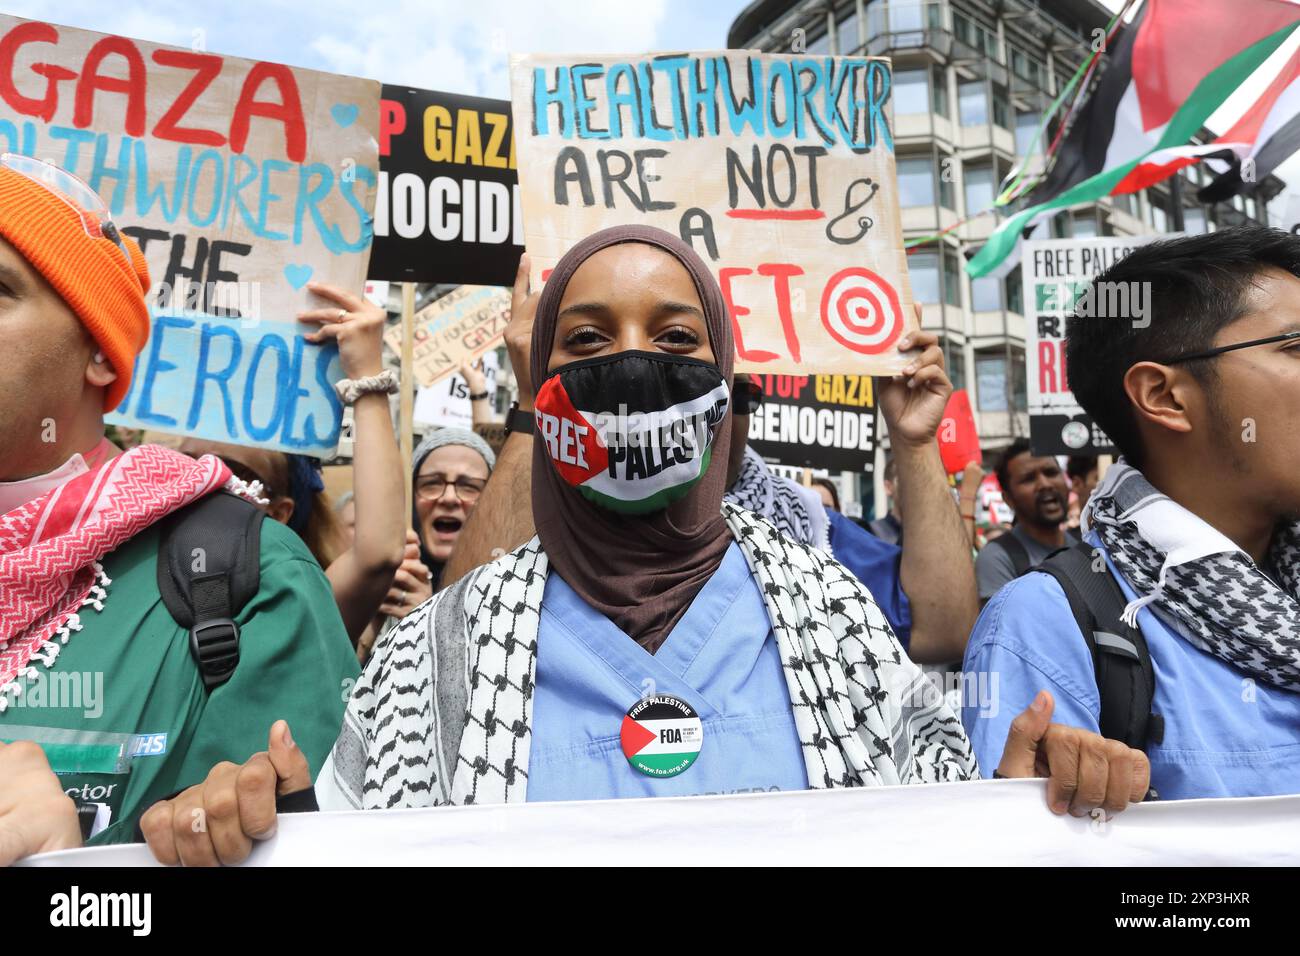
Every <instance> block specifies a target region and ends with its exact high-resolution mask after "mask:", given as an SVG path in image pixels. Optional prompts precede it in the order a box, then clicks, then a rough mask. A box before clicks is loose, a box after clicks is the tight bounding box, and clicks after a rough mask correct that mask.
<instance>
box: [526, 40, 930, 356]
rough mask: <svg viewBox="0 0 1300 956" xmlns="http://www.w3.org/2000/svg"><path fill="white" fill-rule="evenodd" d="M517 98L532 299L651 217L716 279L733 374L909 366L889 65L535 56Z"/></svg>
mask: <svg viewBox="0 0 1300 956" xmlns="http://www.w3.org/2000/svg"><path fill="white" fill-rule="evenodd" d="M511 86H512V93H513V113H514V119H515V137H516V140H517V153H518V165H519V182H520V186H521V191H522V200H523V213H524V238H525V243H526V245H527V248H528V253H529V258H530V260H531V262H532V269H533V275H532V280H533V284H534V287H536V286H538V285H540V284H541V282H542V281H543V280H544V278H545V276H546V275H548V274H549V270H550V269H551V268H552V267H553V266H554V264H555V262H556V260H558V259H559V257H560V256H561V255H563V254H564V252H565V251H566V250H567V249H569V248H570V247H571V246H572V245H574V244H575V243H576V242H577V241H578V240H580V239H582V238H583V237H584V236H587V235H589V234H590V233H592V232H595V231H596V230H598V229H601V228H603V227H605V226H610V225H616V224H626V223H629V222H640V223H646V224H648V225H653V226H657V227H659V228H662V229H664V230H666V231H668V232H670V233H672V234H674V235H677V236H680V237H681V238H682V239H684V240H685V241H686V242H688V243H690V244H691V245H692V246H693V247H694V248H695V250H696V251H697V252H698V253H699V254H700V256H701V257H702V258H703V259H704V260H705V261H706V262H707V263H709V265H710V266H711V267H712V269H713V271H714V275H715V276H716V277H717V279H718V283H719V284H720V285H721V287H722V292H723V295H724V297H725V298H726V300H727V307H728V309H729V311H730V313H731V319H732V327H733V330H734V332H735V340H736V360H737V361H736V367H737V369H738V370H748V371H755V372H766V373H772V374H779V373H789V374H805V373H807V372H810V371H812V372H817V373H834V372H843V373H853V374H876V375H880V374H893V373H896V372H898V371H900V370H901V369H902V367H903V365H905V364H906V359H904V358H902V357H901V356H900V354H899V353H898V350H897V343H898V340H899V339H900V338H901V337H902V335H903V333H904V332H906V331H907V330H909V329H911V328H914V327H915V324H916V322H915V317H914V316H913V314H912V295H911V289H910V286H909V284H908V278H907V263H906V256H905V254H904V251H903V240H902V231H901V225H900V219H899V209H898V194H897V187H896V178H895V172H894V143H893V134H892V129H891V127H892V122H891V121H892V105H891V104H892V100H891V97H890V86H891V77H890V71H889V62H888V61H887V60H883V59H875V58H863V57H831V56H781V55H758V54H751V53H745V52H737V51H728V52H714V53H679V54H662V55H659V54H656V55H645V56H633V57H626V56H573V55H567V56H550V55H527V56H514V57H512V59H511Z"/></svg>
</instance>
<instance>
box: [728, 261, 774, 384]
mask: <svg viewBox="0 0 1300 956" xmlns="http://www.w3.org/2000/svg"><path fill="white" fill-rule="evenodd" d="M753 271H754V270H753V269H736V268H726V269H719V270H718V285H719V286H721V287H722V298H723V301H725V302H726V303H727V314H728V315H730V316H731V332H732V335H733V336H734V338H735V339H736V358H738V359H740V360H741V361H742V362H770V361H772V360H773V359H775V358H780V356H779V355H777V354H776V353H775V352H764V351H759V350H755V351H751V350H749V349H747V348H745V337H744V336H743V335H741V332H740V319H741V318H742V317H743V316H746V315H749V309H747V308H746V307H745V306H743V305H737V304H736V303H735V302H734V301H733V300H732V298H731V280H732V279H733V278H735V277H736V276H747V275H749V274H750V273H752V272H753Z"/></svg>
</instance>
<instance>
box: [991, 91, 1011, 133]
mask: <svg viewBox="0 0 1300 956" xmlns="http://www.w3.org/2000/svg"><path fill="white" fill-rule="evenodd" d="M993 122H994V123H995V124H996V125H998V126H1001V127H1002V128H1003V129H1006V130H1009V129H1012V128H1013V126H1014V124H1013V123H1012V121H1011V101H1010V100H1008V99H1007V91H1006V90H1005V89H1003V88H1002V87H1000V86H994V87H993Z"/></svg>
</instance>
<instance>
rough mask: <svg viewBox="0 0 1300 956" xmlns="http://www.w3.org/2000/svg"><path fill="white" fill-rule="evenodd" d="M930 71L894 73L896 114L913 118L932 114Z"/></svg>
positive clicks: (897, 71)
mask: <svg viewBox="0 0 1300 956" xmlns="http://www.w3.org/2000/svg"><path fill="white" fill-rule="evenodd" d="M929 79H930V71H929V70H896V71H894V113H895V114H896V115H898V116H913V115H916V114H918V113H921V114H924V113H929V112H930V83H929Z"/></svg>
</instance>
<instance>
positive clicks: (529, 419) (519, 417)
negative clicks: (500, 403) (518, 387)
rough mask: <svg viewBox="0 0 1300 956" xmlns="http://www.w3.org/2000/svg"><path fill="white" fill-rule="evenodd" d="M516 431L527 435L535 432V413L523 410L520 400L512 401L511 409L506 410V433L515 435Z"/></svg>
mask: <svg viewBox="0 0 1300 956" xmlns="http://www.w3.org/2000/svg"><path fill="white" fill-rule="evenodd" d="M515 432H522V433H523V434H525V435H531V434H532V433H533V413H532V412H526V411H524V410H522V409H521V408H520V407H519V403H518V402H511V403H510V411H508V412H506V434H507V435H513V434H514V433H515Z"/></svg>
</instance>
